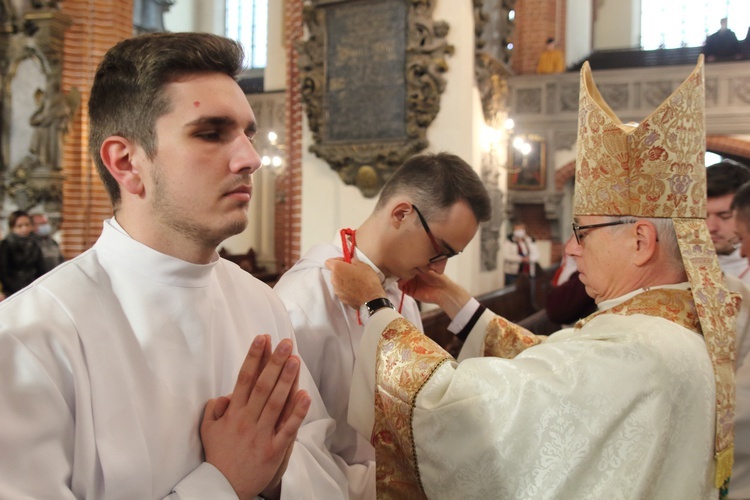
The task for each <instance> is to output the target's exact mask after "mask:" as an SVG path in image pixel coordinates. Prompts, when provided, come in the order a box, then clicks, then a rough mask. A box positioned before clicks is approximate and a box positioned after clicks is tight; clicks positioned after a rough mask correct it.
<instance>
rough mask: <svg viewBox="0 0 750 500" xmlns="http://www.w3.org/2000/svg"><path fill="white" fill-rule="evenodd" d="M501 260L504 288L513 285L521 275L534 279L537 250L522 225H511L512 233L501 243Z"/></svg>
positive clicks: (524, 226) (537, 256)
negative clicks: (502, 261)
mask: <svg viewBox="0 0 750 500" xmlns="http://www.w3.org/2000/svg"><path fill="white" fill-rule="evenodd" d="M503 258H504V260H505V264H504V270H505V285H506V286H507V285H512V284H513V283H515V282H516V280H517V279H518V276H519V275H521V274H525V275H527V276H531V277H534V275H535V271H536V264H537V262H539V250H538V249H537V247H536V243H534V239H533V238H532V237H531V236H529V235H528V234H526V225H525V224H524V223H522V222H518V223H516V224H513V233H512V234H511V235H510V236H508V239H507V240H505V241H504V242H503Z"/></svg>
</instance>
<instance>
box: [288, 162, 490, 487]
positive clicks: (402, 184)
mask: <svg viewBox="0 0 750 500" xmlns="http://www.w3.org/2000/svg"><path fill="white" fill-rule="evenodd" d="M490 210H491V207H490V200H489V196H488V195H487V191H486V189H485V187H484V185H483V183H482V181H481V180H480V178H479V176H478V175H477V174H476V172H475V171H474V169H473V168H472V167H471V166H470V165H468V164H467V163H466V162H465V161H463V160H462V159H461V158H459V157H458V156H455V155H452V154H448V153H438V154H424V155H418V156H414V157H412V158H410V159H409V160H407V161H406V162H405V163H404V164H403V165H402V166H401V167H400V168H399V169H398V170H396V172H394V173H393V175H392V176H391V178H390V179H389V180H388V182H386V184H385V185H384V186H383V189H382V191H381V192H380V196H379V198H378V201H377V203H376V205H375V208H374V210H373V212H372V214H371V215H370V216H369V217H368V218H367V219H366V220H365V221H364V222H363V223H362V224H361V225H360V226H359V227H358V228H356V229H351V228H346V229H342V230H340V231H339V233H338V234H337V235H336V237H335V241H334V243H333V244H318V245H315V246H313V247H312V248H311V249H310V250H309V251H307V252H306V254H305V255H304V256H303V257H302V258H301V259H300V260H299V261H298V262H297V263H296V264H295V265H294V266H293V267H292V268H291V269H290V270H289V271H288V272H287V273H285V274H284V275H283V276H282V277H281V279H280V280H279V282H278V283H277V284H276V286H275V288H274V289H275V291H276V292H277V293H278V294H279V296H280V297H281V299H282V300H283V302H284V304H285V305H286V308H287V311H288V312H289V316H290V318H291V320H292V324H293V326H294V331H295V334H296V336H297V344H298V349H299V353H300V355H301V356H302V359H303V360H304V361H305V363H306V364H307V366H308V368H309V370H310V372H311V374H312V376H313V379H314V380H315V382H316V384H317V386H318V388H319V390H320V394H321V396H322V398H323V401H324V403H325V405H326V408H327V410H328V413H329V414H330V415H331V417H333V418H334V419H335V420H336V433H335V435H334V436H333V443H332V446H331V451H332V452H333V453H336V454H338V455H340V456H342V457H343V458H344V459H345V460H346V461H347V463H349V464H350V465H353V466H354V467H350V469H349V470H354V469H356V465H357V464H361V465H362V467H361V470H360V472H361V474H360V475H359V477H358V478H353V477H350V478H349V484H350V490H351V494H352V497H354V498H375V469H374V460H375V450H374V448H373V447H372V445H371V444H370V442H369V439H366V438H363V437H362V436H359V435H358V434H357V433H356V431H355V430H354V429H353V428H352V427H350V426H349V425H348V423H347V411H348V407H349V388H350V385H351V379H352V368H353V366H354V361H355V353H356V352H357V348H358V347H359V342H360V339H361V337H362V332H363V326H362V321H361V320H362V319H364V318H365V317H367V316H368V315H369V310H371V309H372V308H375V307H378V306H381V305H387V306H390V307H394V308H396V309H398V310H399V311H400V312H401V314H403V315H404V317H405V318H407V319H409V321H411V322H412V323H413V324H414V325H416V327H417V328H419V329H420V330H421V329H422V321H421V319H420V312H419V307H418V306H417V303H416V302H415V301H414V299H413V298H412V297H410V296H409V295H407V294H405V293H404V292H402V291H401V290H400V289H399V282H400V283H401V284H402V288H403V287H404V285H403V284H404V283H406V282H408V281H409V280H411V279H412V278H414V277H415V276H416V275H417V274H418V273H419V272H427V271H432V272H434V273H438V274H442V273H443V271H444V270H445V266H446V264H447V261H448V259H449V258H451V257H454V256H456V255H458V254H459V253H461V251H462V250H463V249H464V248H465V247H466V245H468V244H469V242H470V241H471V239H472V238H473V237H474V235H475V234H476V231H477V228H478V226H479V223H480V222H483V221H486V220H489V218H490V215H491V212H490ZM330 258H344V259H346V260H347V261H352V260H355V261H361V262H363V263H365V264H366V265H367V266H368V268H370V269H372V270H373V272H374V273H376V274H377V276H378V283H379V284H381V286H382V288H383V289H384V292H385V294H384V295H383V296H382V297H379V300H378V301H376V302H375V303H372V304H368V305H366V306H364V307H363V308H362V310H361V311H353V310H352V309H350V308H349V307H347V306H346V305H345V304H343V303H342V302H341V301H340V300H339V299H338V298H337V297H336V295H335V294H334V292H333V288H332V287H331V283H330V271H329V270H328V269H327V268H326V267H325V261H326V260H327V259H330ZM406 288H407V289H408V285H406Z"/></svg>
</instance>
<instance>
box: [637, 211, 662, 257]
mask: <svg viewBox="0 0 750 500" xmlns="http://www.w3.org/2000/svg"><path fill="white" fill-rule="evenodd" d="M634 226H635V227H634V231H635V255H634V256H633V260H634V263H635V264H636V265H643V264H646V263H647V262H649V261H650V260H651V258H652V257H653V256H654V254H655V253H656V249H657V245H658V244H659V243H658V242H659V235H658V234H657V232H656V226H655V225H654V224H653V222H650V221H647V220H639V221H636V222H635V224H634Z"/></svg>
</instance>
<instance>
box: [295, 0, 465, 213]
mask: <svg viewBox="0 0 750 500" xmlns="http://www.w3.org/2000/svg"><path fill="white" fill-rule="evenodd" d="M435 3H436V0H372V1H368V2H361V1H353V0H317V1H315V0H312V1H308V2H307V3H306V4H305V7H304V12H303V16H304V22H305V24H306V26H307V29H308V31H309V38H308V39H307V40H306V41H304V42H302V43H300V44H299V46H298V50H299V53H300V58H299V67H300V78H301V81H302V100H303V102H304V103H305V108H306V112H307V118H308V124H309V127H310V130H311V131H312V134H313V138H314V140H315V144H314V145H313V146H311V147H310V150H311V151H312V152H314V153H315V154H316V155H318V156H319V157H320V158H323V159H325V160H326V161H327V162H328V163H329V165H330V166H331V168H332V169H334V170H335V171H336V172H338V174H339V176H340V177H341V179H342V180H343V181H344V183H346V184H350V185H356V186H357V187H358V188H359V190H360V191H361V192H362V194H363V195H364V196H366V197H368V198H369V197H373V196H375V195H376V194H377V193H378V192H379V191H380V188H381V187H382V185H383V184H384V182H385V181H386V180H387V179H388V178H389V177H390V175H391V173H392V172H393V171H394V170H395V169H396V168H398V166H400V165H401V164H402V163H403V161H404V160H405V159H406V158H408V157H409V156H411V155H413V154H415V153H417V152H419V151H420V150H422V149H424V148H426V147H427V145H428V141H427V139H426V132H427V128H428V127H429V125H430V124H431V123H432V121H433V119H434V118H435V116H436V115H437V113H438V111H439V110H440V94H441V93H442V92H443V90H444V89H445V79H444V78H443V73H445V72H446V71H447V69H448V64H447V62H446V60H445V59H446V57H447V56H449V55H451V54H453V46H451V45H449V44H448V42H447V41H446V39H445V37H446V35H447V33H448V24H447V23H445V22H442V21H434V20H433V19H432V13H433V11H434V7H435ZM347 10H350V11H351V15H350V18H351V19H360V20H364V21H365V22H366V23H369V25H366V26H362V28H363V31H362V32H360V33H354V34H353V35H359V36H361V37H362V43H359V44H358V41H357V39H356V38H357V36H350V37H348V38H347V37H346V36H345V35H346V33H344V34H342V30H341V29H340V28H342V27H343V28H346V26H342V25H341V24H338V25H337V26H338V28H339V29H338V30H337V31H336V33H332V32H329V30H328V23H329V22H332V23H333V22H338V23H342V22H344V21H342V19H346V15H347V14H348V13H347ZM365 10H366V11H367V12H368V14H369V15H370V16H372V15H377V16H387V15H394V14H395V13H398V12H405V13H406V19H404V20H403V22H404V23H405V25H404V29H403V35H404V37H403V39H402V40H389V39H388V37H387V36H386V37H381V38H378V33H379V30H382V32H385V33H387V32H388V31H387V29H386V27H385V26H382V24H379V23H377V22H375V20H373V19H372V17H370V18H369V19H368V17H367V16H363V15H362V14H363V12H364V11H365ZM358 11H359V12H358ZM329 16H330V17H329ZM334 16H335V19H336V21H332V19H333V18H334ZM395 28H396V29H397V28H398V26H396V27H395ZM389 29H390V28H389ZM344 31H346V30H344ZM392 33H393V31H392ZM395 33H399V31H395ZM373 41H374V42H375V43H374V44H373V43H371V42H373ZM332 43H338V44H339V45H338V47H332V45H331V44H332ZM399 47H401V50H404V49H405V53H403V54H398V53H395V54H394V53H392V51H394V50H398V48H399ZM378 51H379V52H378ZM332 55H333V56H335V57H337V58H344V57H346V58H349V61H350V62H351V64H353V65H356V66H357V67H358V68H367V67H368V66H370V67H371V65H368V63H373V64H375V63H377V65H378V67H380V68H385V70H388V68H389V67H393V66H392V63H393V61H394V59H393V58H403V62H404V64H403V72H402V73H400V74H399V75H396V74H393V73H390V74H389V77H392V81H391V83H390V84H389V83H388V82H387V81H382V79H381V76H380V75H377V74H368V75H363V78H361V80H360V81H353V80H352V79H351V74H349V76H347V74H345V72H344V71H342V72H341V73H336V72H335V67H340V68H343V61H342V60H339V59H337V60H335V61H332V60H331V57H332ZM363 57H364V58H365V59H364V60H363V59H362V58H363ZM367 58H371V60H369V61H368V59H367ZM376 59H377V60H376ZM332 63H335V64H332ZM389 64H390V65H391V66H389ZM331 71H333V75H331V74H330V73H331ZM399 71H400V68H399ZM331 76H333V78H331ZM378 85H379V87H378ZM388 85H390V86H391V87H392V88H391V89H390V91H392V92H393V93H392V94H390V95H391V96H393V95H396V96H398V95H401V96H403V97H402V98H400V97H397V98H396V100H395V102H394V100H393V98H392V97H391V102H387V100H384V99H383V96H384V95H385V93H386V91H388V90H389V89H387V86H388ZM399 85H401V88H400V89H399ZM368 89H375V92H376V94H375V95H368V94H367V92H368ZM399 92H400V94H399ZM347 99H350V100H356V99H360V101H359V102H360V104H362V108H363V109H364V108H367V107H368V105H370V106H372V105H373V104H374V105H375V106H380V107H382V108H386V110H387V111H392V112H393V116H395V117H396V119H395V120H394V119H393V118H390V121H388V120H389V119H388V118H385V119H384V120H382V121H377V120H372V116H371V114H373V113H370V114H368V113H367V112H366V113H362V115H361V118H360V120H362V122H363V123H358V122H357V120H350V121H351V123H348V126H349V127H351V130H347V129H345V128H342V127H341V122H340V121H339V122H338V126H337V127H335V128H334V129H332V128H331V127H329V126H330V125H331V119H332V117H331V116H330V113H332V110H331V109H330V106H329V105H330V104H332V103H333V104H335V105H336V106H338V108H337V109H338V110H339V111H338V112H340V113H341V112H342V111H340V110H341V106H345V105H346V104H347V103H346V100H347ZM371 110H373V111H374V112H375V113H374V114H377V115H381V111H382V110H380V109H373V108H371ZM401 110H403V113H401V112H400V111H401ZM399 117H400V118H399ZM336 120H340V116H337V117H336ZM386 121H387V123H385V122H386ZM399 121H400V122H401V123H399Z"/></svg>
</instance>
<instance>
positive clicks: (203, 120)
mask: <svg viewBox="0 0 750 500" xmlns="http://www.w3.org/2000/svg"><path fill="white" fill-rule="evenodd" d="M205 125H211V126H214V127H236V126H238V122H237V120H235V119H234V118H230V117H228V116H200V117H198V118H196V119H195V120H193V121H190V122H187V123H186V124H185V127H200V126H205ZM256 132H258V125H257V123H255V121H252V122H250V123H248V125H247V127H245V133H246V134H247V133H253V134H255V133H256Z"/></svg>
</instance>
